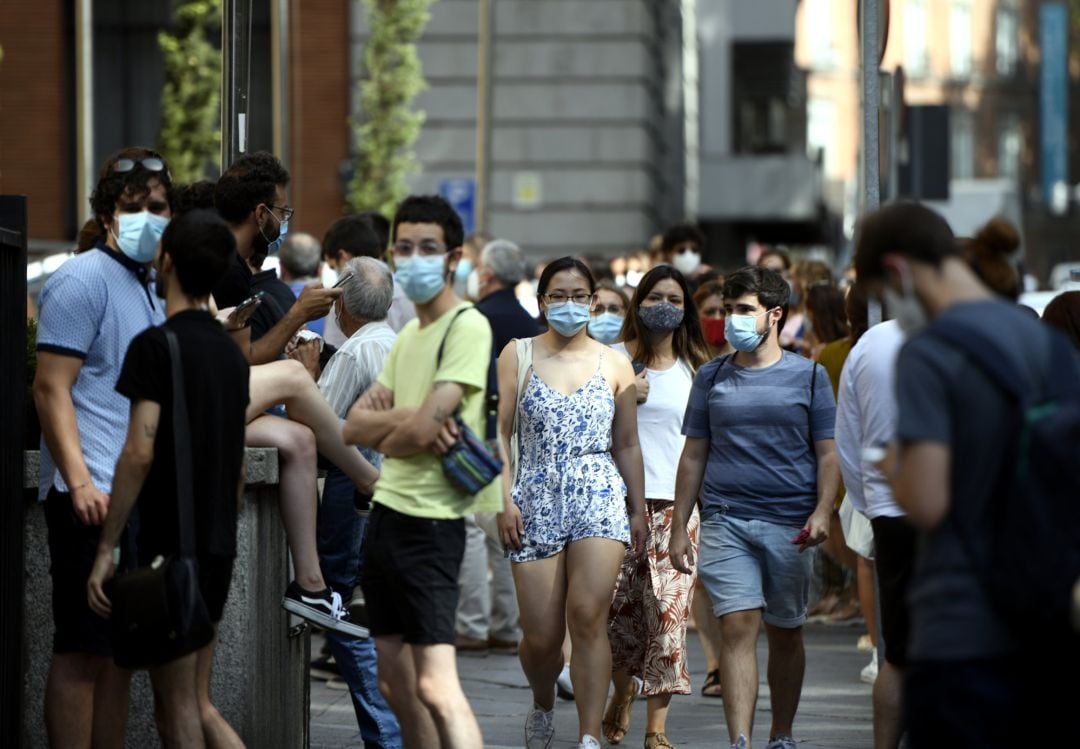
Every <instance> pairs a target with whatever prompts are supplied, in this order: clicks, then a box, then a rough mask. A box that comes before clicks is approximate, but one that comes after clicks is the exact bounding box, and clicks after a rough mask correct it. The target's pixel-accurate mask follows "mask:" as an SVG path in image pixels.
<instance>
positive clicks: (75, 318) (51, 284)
mask: <svg viewBox="0 0 1080 749" xmlns="http://www.w3.org/2000/svg"><path fill="white" fill-rule="evenodd" d="M40 305H41V317H40V320H39V321H38V337H37V350H38V351H45V352H48V353H54V354H62V355H64V356H73V357H76V358H79V359H82V360H83V363H82V368H81V369H79V376H78V377H77V378H76V380H75V384H74V385H73V386H72V388H71V400H72V401H73V402H74V404H75V417H76V420H77V421H78V424H79V444H80V446H81V447H82V453H83V459H84V460H85V461H86V467H87V468H88V469H90V476H91V478H92V479H93V482H94V486H96V487H97V488H98V489H99V490H100V491H103V492H106V493H108V492H110V491H111V490H112V480H113V471H114V470H115V469H116V460H117V458H119V457H120V450H121V448H123V446H124V440H125V438H126V437H127V429H128V413H129V411H130V409H131V404H130V403H129V402H128V399H127V398H125V397H124V396H122V395H120V393H118V392H116V389H115V386H116V380H117V378H118V377H119V376H120V368H121V365H123V363H124V355H125V354H126V353H127V349H128V346H129V345H130V344H131V341H132V340H133V339H134V338H135V336H137V335H138V334H139V333H141V332H143V331H144V330H146V329H147V328H150V327H153V326H155V325H160V324H161V323H163V322H164V321H165V301H164V300H163V299H158V298H156V297H155V294H154V289H153V286H152V285H150V284H148V283H147V272H146V268H145V267H143V266H141V265H139V264H138V263H135V262H134V261H132V260H130V259H128V258H127V257H125V256H124V255H121V254H119V253H117V252H114V251H112V250H110V249H107V248H105V247H104V246H99V247H98V248H96V249H93V250H89V251H87V252H84V253H82V254H79V255H76V256H75V257H73V258H71V259H70V260H68V261H67V262H65V263H64V264H63V265H61V266H60V268H59V269H58V270H57V271H56V273H54V274H52V275H51V276H49V280H47V281H46V282H45V285H44V287H42V289H41V300H40ZM41 449H42V453H43V456H42V464H43V465H52V461H51V456H50V457H47V456H46V455H45V453H47V448H46V447H45V441H44V439H43V440H42V442H41ZM41 479H42V482H41V483H42V486H43V487H46V489H47V487H48V486H50V485H53V484H55V485H56V488H57V489H58V490H60V491H65V492H66V491H68V487H67V485H66V484H65V483H64V479H63V478H62V477H61V476H60V471H59V470H54V472H53V475H51V476H42V477H41Z"/></svg>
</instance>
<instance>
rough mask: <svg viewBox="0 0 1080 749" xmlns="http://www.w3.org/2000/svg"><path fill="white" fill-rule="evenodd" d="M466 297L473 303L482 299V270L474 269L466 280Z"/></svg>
mask: <svg viewBox="0 0 1080 749" xmlns="http://www.w3.org/2000/svg"><path fill="white" fill-rule="evenodd" d="M465 296H467V297H468V298H469V299H472V300H473V301H476V300H477V299H479V298H480V270H479V269H477V268H474V269H473V270H472V271H471V272H470V273H469V277H468V278H467V279H465Z"/></svg>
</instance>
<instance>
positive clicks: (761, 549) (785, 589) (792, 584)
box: [698, 514, 812, 629]
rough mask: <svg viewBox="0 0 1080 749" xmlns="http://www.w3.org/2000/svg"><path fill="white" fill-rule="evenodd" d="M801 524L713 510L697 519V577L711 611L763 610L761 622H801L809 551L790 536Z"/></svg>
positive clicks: (807, 585) (788, 624)
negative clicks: (743, 518) (709, 514)
mask: <svg viewBox="0 0 1080 749" xmlns="http://www.w3.org/2000/svg"><path fill="white" fill-rule="evenodd" d="M800 530H802V528H801V527H792V526H786V525H777V524H776V523H769V522H766V521H764V520H741V519H739V518H733V517H731V516H730V515H722V514H716V515H712V516H711V517H709V518H708V519H706V520H702V521H701V531H700V534H701V535H700V540H699V542H698V543H699V552H698V556H699V559H698V576H699V577H700V578H701V582H702V584H703V585H704V586H705V590H707V591H708V593H709V597H710V598H712V602H713V613H714V614H716V616H718V617H720V616H724V615H725V614H731V613H734V612H736V611H751V610H753V609H765V615H764V617H763V618H764V620H765V623H766V624H770V625H772V626H774V627H780V628H782V629H795V628H796V627H801V626H802V625H803V622H805V621H806V605H807V603H808V600H809V598H810V574H811V569H812V556H811V554H810V553H809V552H803V553H801V554H800V553H799V547H798V546H796V545H794V544H793V543H791V540H792V539H793V538H795V537H796V536H797V535H799V531H800Z"/></svg>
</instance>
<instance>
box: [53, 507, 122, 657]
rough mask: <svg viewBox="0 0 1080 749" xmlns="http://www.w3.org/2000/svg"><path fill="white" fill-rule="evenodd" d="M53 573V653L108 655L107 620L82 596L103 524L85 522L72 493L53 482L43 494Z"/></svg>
mask: <svg viewBox="0 0 1080 749" xmlns="http://www.w3.org/2000/svg"><path fill="white" fill-rule="evenodd" d="M45 525H46V527H47V528H48V534H49V562H50V563H49V573H50V574H51V576H52V610H53V624H54V625H55V627H56V629H55V631H54V633H53V652H54V653H89V654H91V655H101V656H106V657H111V656H112V642H111V640H110V639H109V621H108V620H107V619H103V618H101V617H100V616H98V615H97V614H95V613H94V612H93V611H92V610H91V609H90V605H89V604H88V603H87V600H86V596H87V594H86V581H87V580H88V579H89V578H90V570H91V569H92V568H93V566H94V559H95V558H97V548H98V541H99V540H100V539H101V526H98V525H84V524H83V522H82V521H81V520H79V518H78V516H77V515H76V514H75V508H74V506H73V505H72V503H71V494H69V493H67V492H61V491H58V490H57V488H56V487H55V486H54V487H52V488H51V489H49V494H48V496H47V497H46V498H45Z"/></svg>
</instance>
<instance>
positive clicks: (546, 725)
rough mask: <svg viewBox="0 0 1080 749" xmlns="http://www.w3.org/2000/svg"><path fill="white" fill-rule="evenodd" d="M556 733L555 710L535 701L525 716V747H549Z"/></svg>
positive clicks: (535, 748)
mask: <svg viewBox="0 0 1080 749" xmlns="http://www.w3.org/2000/svg"><path fill="white" fill-rule="evenodd" d="M554 735H555V710H554V709H551V710H544V709H543V708H541V707H539V706H538V705H537V704H536V703H535V702H534V703H533V706H532V707H531V708H529V715H528V716H527V717H526V718H525V749H548V747H549V746H551V737H552V736H554ZM597 746H599V744H597Z"/></svg>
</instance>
